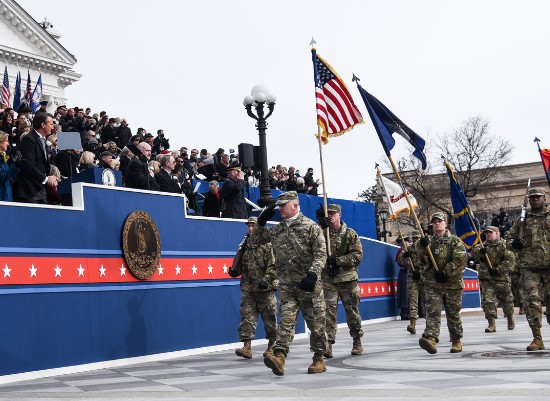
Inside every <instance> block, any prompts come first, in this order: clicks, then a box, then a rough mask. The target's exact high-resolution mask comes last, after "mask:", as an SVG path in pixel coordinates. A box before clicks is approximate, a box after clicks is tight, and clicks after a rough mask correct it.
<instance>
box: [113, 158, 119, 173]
mask: <svg viewBox="0 0 550 401" xmlns="http://www.w3.org/2000/svg"><path fill="white" fill-rule="evenodd" d="M111 169H112V170H120V159H113V160H111Z"/></svg>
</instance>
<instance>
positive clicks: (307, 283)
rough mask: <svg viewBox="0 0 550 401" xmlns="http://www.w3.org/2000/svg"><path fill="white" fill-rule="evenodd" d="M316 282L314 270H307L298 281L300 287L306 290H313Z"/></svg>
mask: <svg viewBox="0 0 550 401" xmlns="http://www.w3.org/2000/svg"><path fill="white" fill-rule="evenodd" d="M316 282H317V274H316V273H315V272H308V273H307V276H305V277H304V278H303V279H302V281H301V282H300V289H301V290H304V291H307V292H313V290H314V289H315V283H316Z"/></svg>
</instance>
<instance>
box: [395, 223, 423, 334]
mask: <svg viewBox="0 0 550 401" xmlns="http://www.w3.org/2000/svg"><path fill="white" fill-rule="evenodd" d="M411 236H412V240H413V242H412V244H406V249H405V248H403V251H401V252H400V253H399V255H398V256H397V262H398V263H399V264H400V265H402V266H407V291H408V295H409V318H410V323H409V325H408V326H407V331H408V332H409V333H411V334H416V320H417V319H418V309H419V307H421V306H422V304H423V303H424V302H423V301H424V288H423V286H422V281H421V280H420V267H421V266H422V262H421V260H420V258H419V256H418V252H417V251H416V248H415V244H416V242H417V241H418V239H419V238H420V234H419V233H418V231H413V232H412V234H411ZM404 244H405V242H404Z"/></svg>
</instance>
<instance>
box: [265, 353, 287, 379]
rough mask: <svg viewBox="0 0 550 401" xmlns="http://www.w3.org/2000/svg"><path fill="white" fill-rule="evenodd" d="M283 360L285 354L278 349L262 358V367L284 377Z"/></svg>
mask: <svg viewBox="0 0 550 401" xmlns="http://www.w3.org/2000/svg"><path fill="white" fill-rule="evenodd" d="M285 358H286V355H285V353H284V352H283V351H281V350H280V349H278V350H276V351H275V352H274V353H271V354H267V356H266V357H265V358H264V365H265V366H267V367H268V368H269V369H271V371H272V372H273V373H274V374H276V375H277V376H284V374H285Z"/></svg>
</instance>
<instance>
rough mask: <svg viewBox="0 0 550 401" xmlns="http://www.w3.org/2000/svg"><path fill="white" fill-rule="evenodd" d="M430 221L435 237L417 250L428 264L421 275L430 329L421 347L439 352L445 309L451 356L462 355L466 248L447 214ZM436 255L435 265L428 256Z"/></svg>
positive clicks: (424, 239) (423, 241)
mask: <svg viewBox="0 0 550 401" xmlns="http://www.w3.org/2000/svg"><path fill="white" fill-rule="evenodd" d="M430 222H431V224H432V228H433V232H434V233H433V235H430V236H428V237H422V238H420V240H419V241H418V245H417V247H416V251H417V252H418V256H419V257H420V259H421V260H422V261H423V262H424V263H423V265H422V267H421V269H420V275H421V280H422V283H423V285H424V295H425V297H426V328H425V329H424V334H423V335H422V338H420V339H419V340H418V344H419V345H420V347H421V348H422V349H424V350H426V351H427V352H428V353H430V354H435V353H436V352H437V343H438V342H439V332H440V329H441V306H442V305H444V306H445V313H446V315H447V327H448V329H449V333H450V336H451V341H452V345H451V353H457V352H462V342H461V338H462V335H463V330H462V321H461V319H460V309H461V308H462V292H463V290H464V279H463V277H464V270H465V269H466V263H467V260H466V248H465V247H464V244H463V243H462V241H461V240H460V238H458V237H457V236H456V235H453V234H451V232H450V231H449V230H448V229H447V214H446V213H444V212H436V213H434V214H432V215H431V218H430ZM428 248H429V249H430V251H431V254H432V255H433V258H434V260H435V263H436V264H437V269H436V266H433V264H432V261H431V258H430V256H429V253H428Z"/></svg>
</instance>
